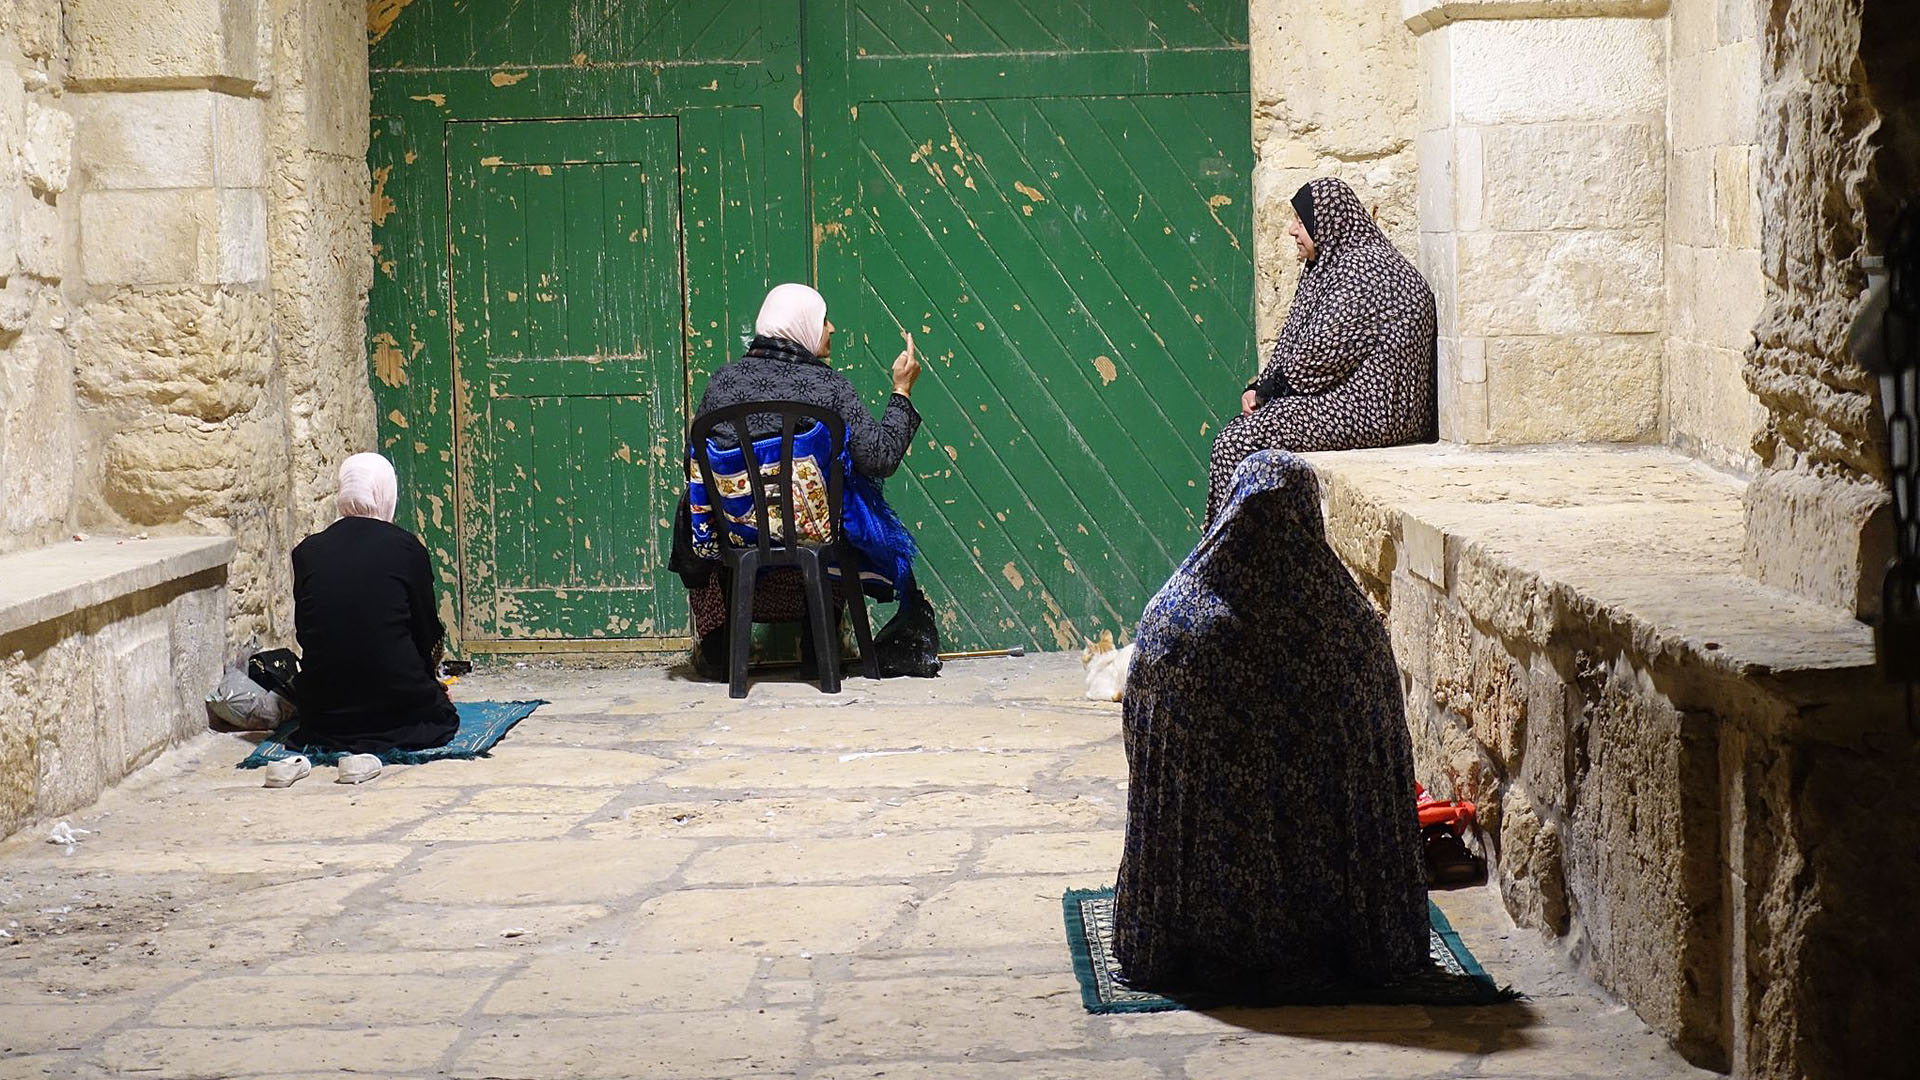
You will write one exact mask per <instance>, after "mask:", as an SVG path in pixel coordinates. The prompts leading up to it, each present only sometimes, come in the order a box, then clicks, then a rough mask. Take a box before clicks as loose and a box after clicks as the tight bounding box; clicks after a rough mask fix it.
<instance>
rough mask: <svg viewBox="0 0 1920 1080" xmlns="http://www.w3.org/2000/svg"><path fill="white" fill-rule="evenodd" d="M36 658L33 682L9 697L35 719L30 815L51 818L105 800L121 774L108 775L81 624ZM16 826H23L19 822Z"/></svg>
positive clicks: (88, 647) (88, 649) (87, 645)
mask: <svg viewBox="0 0 1920 1080" xmlns="http://www.w3.org/2000/svg"><path fill="white" fill-rule="evenodd" d="M70 630H71V631H73V632H69V633H68V634H66V635H65V636H63V637H62V638H61V640H59V641H57V642H55V643H54V644H52V645H51V646H50V647H48V648H46V649H45V651H44V652H41V653H40V654H39V655H37V656H35V657H34V658H33V664H32V666H31V668H30V669H29V670H30V674H31V677H32V683H31V685H30V686H27V687H24V688H23V692H22V693H20V694H17V695H10V696H12V697H13V698H14V700H16V701H17V702H19V703H20V705H21V706H22V707H23V709H24V711H25V712H26V713H27V715H29V716H31V717H32V718H33V728H34V730H33V734H34V737H35V739H36V740H37V741H38V744H39V755H38V761H37V762H36V767H37V768H38V769H39V776H38V777H37V779H36V782H35V787H34V800H33V808H32V811H31V816H34V817H43V818H44V817H51V816H53V815H55V814H64V813H67V812H69V811H71V810H75V809H78V808H79V807H82V806H85V805H87V804H88V803H90V802H92V801H93V800H94V799H96V798H98V797H99V796H100V792H101V790H102V789H103V788H105V787H106V785H107V784H108V783H109V782H111V781H112V780H113V779H117V778H118V776H119V775H120V774H118V773H109V772H108V765H107V763H106V762H105V761H104V760H103V758H102V755H101V740H100V738H99V733H98V731H97V728H98V725H99V715H100V707H99V703H98V700H97V699H96V697H95V687H94V680H93V676H92V673H91V671H90V668H91V666H92V659H93V652H92V647H91V642H90V641H89V639H88V636H87V635H86V634H85V633H84V631H82V630H81V628H80V627H78V626H73V627H71V628H70ZM15 824H16V826H17V825H18V824H19V822H16V823H15Z"/></svg>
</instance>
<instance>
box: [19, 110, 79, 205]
mask: <svg viewBox="0 0 1920 1080" xmlns="http://www.w3.org/2000/svg"><path fill="white" fill-rule="evenodd" d="M26 135H27V137H26V140H25V142H24V143H23V144H22V145H21V148H20V166H21V169H22V171H24V172H25V173H26V177H27V182H28V183H29V184H32V185H33V188H34V190H35V191H38V192H41V193H45V194H54V195H57V194H59V193H60V192H63V191H65V190H67V179H68V177H69V175H70V174H71V173H72V171H73V141H74V123H73V116H72V115H71V114H69V113H68V112H67V111H66V110H64V109H53V108H48V107H46V106H44V105H41V104H40V102H39V101H37V100H35V101H32V102H29V103H28V105H27V132H26Z"/></svg>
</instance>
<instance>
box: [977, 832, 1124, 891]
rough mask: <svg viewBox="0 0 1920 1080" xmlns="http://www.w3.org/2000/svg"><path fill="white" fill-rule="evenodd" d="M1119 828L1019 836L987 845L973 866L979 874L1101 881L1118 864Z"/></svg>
mask: <svg viewBox="0 0 1920 1080" xmlns="http://www.w3.org/2000/svg"><path fill="white" fill-rule="evenodd" d="M1124 838H1125V833H1124V832H1123V831H1122V830H1120V829H1107V830H1104V831H1101V832H1085V833H1038V832H1029V833H1019V834H1016V835H1012V836H1002V837H1000V838H998V839H996V840H993V841H991V842H990V843H988V844H987V848H986V851H985V852H984V853H982V854H981V856H980V861H979V863H978V864H976V866H975V867H974V869H975V872H977V873H982V874H1073V873H1080V874H1087V875H1090V876H1093V877H1099V878H1101V879H1102V880H1104V879H1105V876H1106V875H1111V874H1113V873H1114V872H1115V870H1116V869H1117V868H1118V867H1119V865H1120V848H1121V841H1122V840H1123V839H1124Z"/></svg>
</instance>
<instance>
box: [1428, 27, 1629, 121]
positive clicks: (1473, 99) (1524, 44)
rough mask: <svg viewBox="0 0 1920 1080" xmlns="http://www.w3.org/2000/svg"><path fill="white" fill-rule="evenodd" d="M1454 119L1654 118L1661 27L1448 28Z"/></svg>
mask: <svg viewBox="0 0 1920 1080" xmlns="http://www.w3.org/2000/svg"><path fill="white" fill-rule="evenodd" d="M1427 36H1429V37H1447V38H1450V39H1451V41H1450V42H1449V44H1448V47H1447V52H1448V54H1449V57H1448V58H1449V61H1450V62H1449V65H1448V67H1449V82H1450V84H1451V89H1452V99H1451V100H1452V114H1453V115H1452V118H1451V119H1452V122H1454V123H1458V124H1511V123H1532V122H1537V121H1543V120H1618V119H1627V118H1652V117H1655V116H1657V115H1658V114H1659V113H1661V112H1662V111H1664V109H1665V108H1666V73H1665V70H1664V69H1665V65H1666V42H1665V33H1664V28H1663V27H1662V26H1661V24H1660V23H1659V22H1658V21H1655V20H1651V19H1583V18H1565V19H1519V20H1498V21H1496V20H1471V21H1465V22H1456V23H1451V24H1449V25H1447V26H1444V27H1441V28H1440V29H1438V30H1435V31H1433V32H1432V33H1431V34H1429V35H1427Z"/></svg>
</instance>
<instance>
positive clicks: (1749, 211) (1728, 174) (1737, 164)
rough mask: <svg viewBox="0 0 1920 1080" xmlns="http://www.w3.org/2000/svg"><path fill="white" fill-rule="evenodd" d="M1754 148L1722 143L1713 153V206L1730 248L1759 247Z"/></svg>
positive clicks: (1722, 233)
mask: <svg viewBox="0 0 1920 1080" xmlns="http://www.w3.org/2000/svg"><path fill="white" fill-rule="evenodd" d="M1753 155H1754V148H1753V147H1752V146H1749V145H1745V144H1742V145H1736V146H1722V147H1717V148H1715V150H1714V152H1713V208H1714V215H1715V219H1716V220H1715V224H1716V226H1717V232H1718V235H1719V237H1720V238H1721V240H1722V241H1723V242H1724V243H1725V244H1726V245H1727V246H1729V247H1736V248H1748V249H1752V250H1754V251H1758V250H1759V248H1760V196H1759V193H1758V192H1757V191H1755V190H1754V186H1753Z"/></svg>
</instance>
